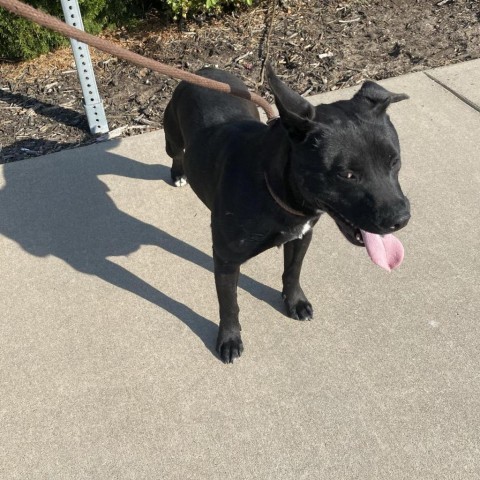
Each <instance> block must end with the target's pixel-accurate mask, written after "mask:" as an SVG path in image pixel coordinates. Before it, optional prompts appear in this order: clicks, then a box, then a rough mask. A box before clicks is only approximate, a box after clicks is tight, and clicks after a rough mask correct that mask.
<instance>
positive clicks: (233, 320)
mask: <svg viewBox="0 0 480 480" xmlns="http://www.w3.org/2000/svg"><path fill="white" fill-rule="evenodd" d="M213 258H214V263H215V286H216V288H217V296H218V303H219V306H220V327H219V331H218V337H217V352H218V354H219V355H220V358H221V359H222V361H223V362H224V363H233V360H234V359H235V358H238V357H240V355H241V354H242V352H243V343H242V337H241V335H240V330H241V329H242V328H241V327H240V322H239V320H238V313H239V311H240V310H239V308H238V303H237V285H238V276H239V274H240V265H239V264H231V263H226V262H223V261H222V260H220V259H219V258H218V257H216V255H214V256H213Z"/></svg>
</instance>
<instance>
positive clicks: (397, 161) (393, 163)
mask: <svg viewBox="0 0 480 480" xmlns="http://www.w3.org/2000/svg"><path fill="white" fill-rule="evenodd" d="M399 164H400V159H399V158H398V157H393V158H392V159H391V160H390V168H392V169H393V168H396V167H398V165H399Z"/></svg>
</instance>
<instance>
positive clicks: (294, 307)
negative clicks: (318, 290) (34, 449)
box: [282, 294, 313, 320]
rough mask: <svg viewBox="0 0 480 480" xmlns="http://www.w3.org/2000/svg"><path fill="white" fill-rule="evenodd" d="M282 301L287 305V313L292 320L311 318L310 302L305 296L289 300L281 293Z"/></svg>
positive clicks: (311, 308)
mask: <svg viewBox="0 0 480 480" xmlns="http://www.w3.org/2000/svg"><path fill="white" fill-rule="evenodd" d="M282 297H283V301H284V302H285V306H286V307H287V313H288V316H289V317H290V318H293V319H294V320H312V319H313V307H312V304H311V303H310V302H309V301H308V300H307V299H306V298H305V297H303V298H297V299H295V300H292V301H291V300H290V299H289V298H288V297H287V296H286V295H285V294H282Z"/></svg>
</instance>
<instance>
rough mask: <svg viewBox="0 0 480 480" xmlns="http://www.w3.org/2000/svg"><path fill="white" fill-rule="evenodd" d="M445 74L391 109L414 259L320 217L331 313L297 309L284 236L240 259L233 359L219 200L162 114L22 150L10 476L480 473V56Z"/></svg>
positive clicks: (4, 219)
mask: <svg viewBox="0 0 480 480" xmlns="http://www.w3.org/2000/svg"><path fill="white" fill-rule="evenodd" d="M427 73H428V76H427V75H426V74H425V73H416V74H412V75H406V76H403V77H399V78H394V79H391V80H387V81H385V82H381V83H382V84H383V85H384V86H386V87H387V88H389V89H391V90H393V91H396V92H405V93H408V94H409V95H410V100H409V101H405V102H401V103H399V104H396V105H393V106H392V107H391V109H390V113H391V116H392V118H393V120H394V123H395V125H396V127H397V130H398V132H399V135H400V139H401V144H402V149H403V164H404V166H403V170H402V174H401V177H402V185H403V187H404V190H405V192H406V193H407V195H408V196H409V197H410V199H411V203H412V220H411V222H410V224H409V225H408V227H407V228H406V229H404V230H403V231H401V232H399V234H398V236H399V238H401V240H402V242H403V244H404V246H405V251H406V258H405V261H404V264H403V265H402V267H401V268H400V269H399V270H398V271H395V272H394V273H391V274H388V273H386V272H384V271H383V270H381V269H379V268H378V267H375V265H373V264H372V262H370V261H369V259H368V257H367V254H366V252H365V251H364V249H361V248H355V247H353V246H351V245H350V244H348V243H347V241H346V240H344V239H343V237H342V235H341V234H340V232H339V231H338V230H337V228H336V227H335V226H334V223H333V222H332V221H331V220H330V219H328V218H322V220H321V221H320V222H319V225H318V226H317V227H316V232H315V235H314V241H313V245H312V247H311V248H310V251H309V252H308V255H307V261H306V266H305V268H304V272H303V286H304V289H305V291H306V293H307V295H308V297H309V299H310V300H311V301H312V303H313V305H314V307H315V308H316V318H315V320H314V321H312V322H305V323H302V322H296V321H293V320H290V319H288V318H287V317H285V315H284V314H283V305H282V301H281V298H280V294H279V289H280V287H281V272H282V253H281V251H279V250H271V251H268V252H267V253H265V254H263V255H261V256H260V257H258V258H256V259H254V260H252V261H251V262H249V263H248V264H247V265H246V266H245V267H244V268H243V270H242V273H243V275H242V278H241V282H240V286H241V288H240V290H239V304H240V308H241V320H242V325H243V329H244V330H243V339H244V342H245V354H244V356H243V357H242V358H241V359H240V361H238V362H236V363H235V364H234V365H227V366H226V365H223V364H222V363H221V362H220V361H219V360H218V359H217V357H216V355H215V353H214V342H215V337H216V331H217V302H216V295H215V289H214V282H213V275H212V273H211V269H212V261H211V255H210V251H211V247H210V245H211V241H210V230H209V223H210V220H209V213H208V211H207V210H206V208H205V207H203V205H202V204H201V202H200V201H199V200H197V199H196V198H195V196H194V194H193V193H192V191H191V190H190V189H189V188H184V189H175V188H173V187H172V186H170V184H169V181H168V176H169V165H170V164H169V160H168V158H167V157H166V155H165V154H164V140H163V134H162V132H154V133H151V134H145V135H141V136H136V137H131V138H127V139H122V140H117V141H111V142H108V143H103V144H96V145H92V146H89V147H84V148H78V149H76V150H69V151H63V152H60V153H57V154H53V155H48V156H45V157H42V158H37V159H34V160H26V161H22V162H17V163H13V164H7V165H3V166H2V168H1V170H0V269H1V280H2V281H1V283H0V298H1V320H0V328H1V334H0V478H1V479H22V480H25V479H35V480H36V479H45V480H47V479H48V480H54V479H55V480H57V479H58V480H65V479H182V480H183V479H227V478H228V479H239V480H240V479H242V480H243V479H261V480H269V479H272V480H273V479H276V480H277V479H289V480H290V479H292V480H299V479H321V480H329V479H332V480H343V479H368V480H369V479H382V480H383V479H399V480H400V479H402V480H404V479H419V480H429V479H432V480H440V479H462V480H463V479H465V480H473V479H475V478H480V374H479V371H480V368H479V365H480V348H479V338H480V328H479V320H480V318H479V317H480V259H479V252H480V207H479V203H480V202H479V199H480V194H479V192H480V158H479V147H480V113H479V111H478V110H477V109H475V105H480V98H479V95H480V93H479V92H480V61H478V60H477V61H472V62H469V63H464V64H460V65H456V66H452V67H447V68H443V69H437V70H433V71H429V72H427ZM439 82H440V83H439ZM446 87H448V88H449V89H451V90H452V91H454V92H456V93H457V94H458V95H459V96H456V95H454V94H453V93H452V92H451V91H450V90H448V88H446ZM353 92H354V90H352V89H348V90H343V91H339V92H333V93H329V94H325V95H321V96H319V97H317V98H314V99H313V101H314V102H317V103H318V102H331V101H333V100H336V99H339V98H347V97H350V96H351V95H352V93H353ZM466 100H467V101H468V102H467V101H466ZM325 279H327V280H325Z"/></svg>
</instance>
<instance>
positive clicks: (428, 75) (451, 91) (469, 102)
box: [423, 72, 480, 113]
mask: <svg viewBox="0 0 480 480" xmlns="http://www.w3.org/2000/svg"><path fill="white" fill-rule="evenodd" d="M423 74H424V75H426V76H427V77H428V78H429V79H430V80H433V81H434V82H435V83H437V84H438V85H440V86H441V87H442V88H444V89H445V90H447V91H449V92H450V93H452V94H453V95H455V96H456V97H457V98H458V99H459V100H461V101H462V102H463V103H466V104H467V105H468V106H469V107H470V108H473V109H474V110H475V111H477V112H478V113H480V106H478V105H477V104H476V103H475V102H472V101H471V100H469V99H468V98H467V97H465V96H463V95H462V94H461V93H458V92H456V91H455V90H454V89H453V88H451V87H449V86H448V85H446V84H445V83H443V82H442V81H441V80H438V78H435V77H434V76H433V75H432V74H430V73H428V72H423Z"/></svg>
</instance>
